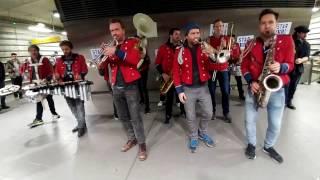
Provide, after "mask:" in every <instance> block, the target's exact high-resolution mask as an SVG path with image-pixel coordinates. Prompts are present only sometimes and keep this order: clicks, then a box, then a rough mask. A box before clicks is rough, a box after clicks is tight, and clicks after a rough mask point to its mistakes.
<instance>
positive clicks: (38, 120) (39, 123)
mask: <svg viewBox="0 0 320 180" xmlns="http://www.w3.org/2000/svg"><path fill="white" fill-rule="evenodd" d="M43 124H44V122H43V120H42V119H37V118H36V119H34V120H33V122H32V123H30V124H28V126H29V127H30V128H34V127H37V126H40V125H43Z"/></svg>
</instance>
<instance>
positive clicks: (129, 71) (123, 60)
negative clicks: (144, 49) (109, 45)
mask: <svg viewBox="0 0 320 180" xmlns="http://www.w3.org/2000/svg"><path fill="white" fill-rule="evenodd" d="M139 41H140V40H139V39H137V38H129V39H126V40H125V41H124V42H123V43H122V44H121V45H119V46H120V47H119V48H117V50H116V52H115V55H114V56H111V57H108V58H107V60H105V61H104V62H102V64H101V65H100V66H99V68H101V69H103V70H104V72H105V73H104V79H105V80H106V81H108V80H109V75H108V64H110V66H111V84H112V85H115V84H116V77H117V72H118V71H119V70H120V72H121V73H122V76H123V79H124V82H125V83H131V82H134V81H136V80H138V79H139V78H140V77H141V76H140V73H139V71H138V69H137V64H138V63H139V61H140V50H139Z"/></svg>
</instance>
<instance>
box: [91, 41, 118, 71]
mask: <svg viewBox="0 0 320 180" xmlns="http://www.w3.org/2000/svg"><path fill="white" fill-rule="evenodd" d="M118 44H119V43H118V41H117V40H116V38H115V37H114V38H113V39H112V40H111V41H109V42H108V43H102V45H101V46H102V47H101V48H100V50H99V54H98V56H97V57H96V58H94V59H91V60H90V66H92V67H98V66H99V65H100V64H101V63H103V62H104V61H106V60H107V59H108V56H105V55H104V48H106V47H114V46H118Z"/></svg>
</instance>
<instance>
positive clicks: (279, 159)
mask: <svg viewBox="0 0 320 180" xmlns="http://www.w3.org/2000/svg"><path fill="white" fill-rule="evenodd" d="M263 152H265V153H266V154H268V155H269V156H270V157H271V158H272V159H274V160H276V161H277V162H278V163H282V162H283V158H282V157H281V155H280V154H279V153H278V152H277V151H276V150H275V149H273V147H270V148H265V147H264V148H263Z"/></svg>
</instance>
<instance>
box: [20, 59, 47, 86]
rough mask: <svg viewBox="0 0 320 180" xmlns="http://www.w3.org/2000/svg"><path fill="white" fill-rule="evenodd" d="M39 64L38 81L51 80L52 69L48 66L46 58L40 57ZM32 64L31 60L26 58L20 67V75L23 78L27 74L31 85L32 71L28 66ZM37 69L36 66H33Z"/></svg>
mask: <svg viewBox="0 0 320 180" xmlns="http://www.w3.org/2000/svg"><path fill="white" fill-rule="evenodd" d="M39 63H40V64H41V65H39V66H38V75H39V79H40V80H41V79H51V78H52V74H53V68H52V65H51V64H50V61H49V59H48V58H47V57H44V56H41V57H40V59H39ZM31 64H32V60H31V58H28V59H26V60H25V62H24V63H23V64H22V65H21V66H20V74H22V75H23V76H25V75H26V74H27V73H28V76H29V77H27V78H28V79H29V82H30V83H32V77H33V71H32V67H33V66H30V65H31ZM34 67H35V68H37V66H34Z"/></svg>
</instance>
